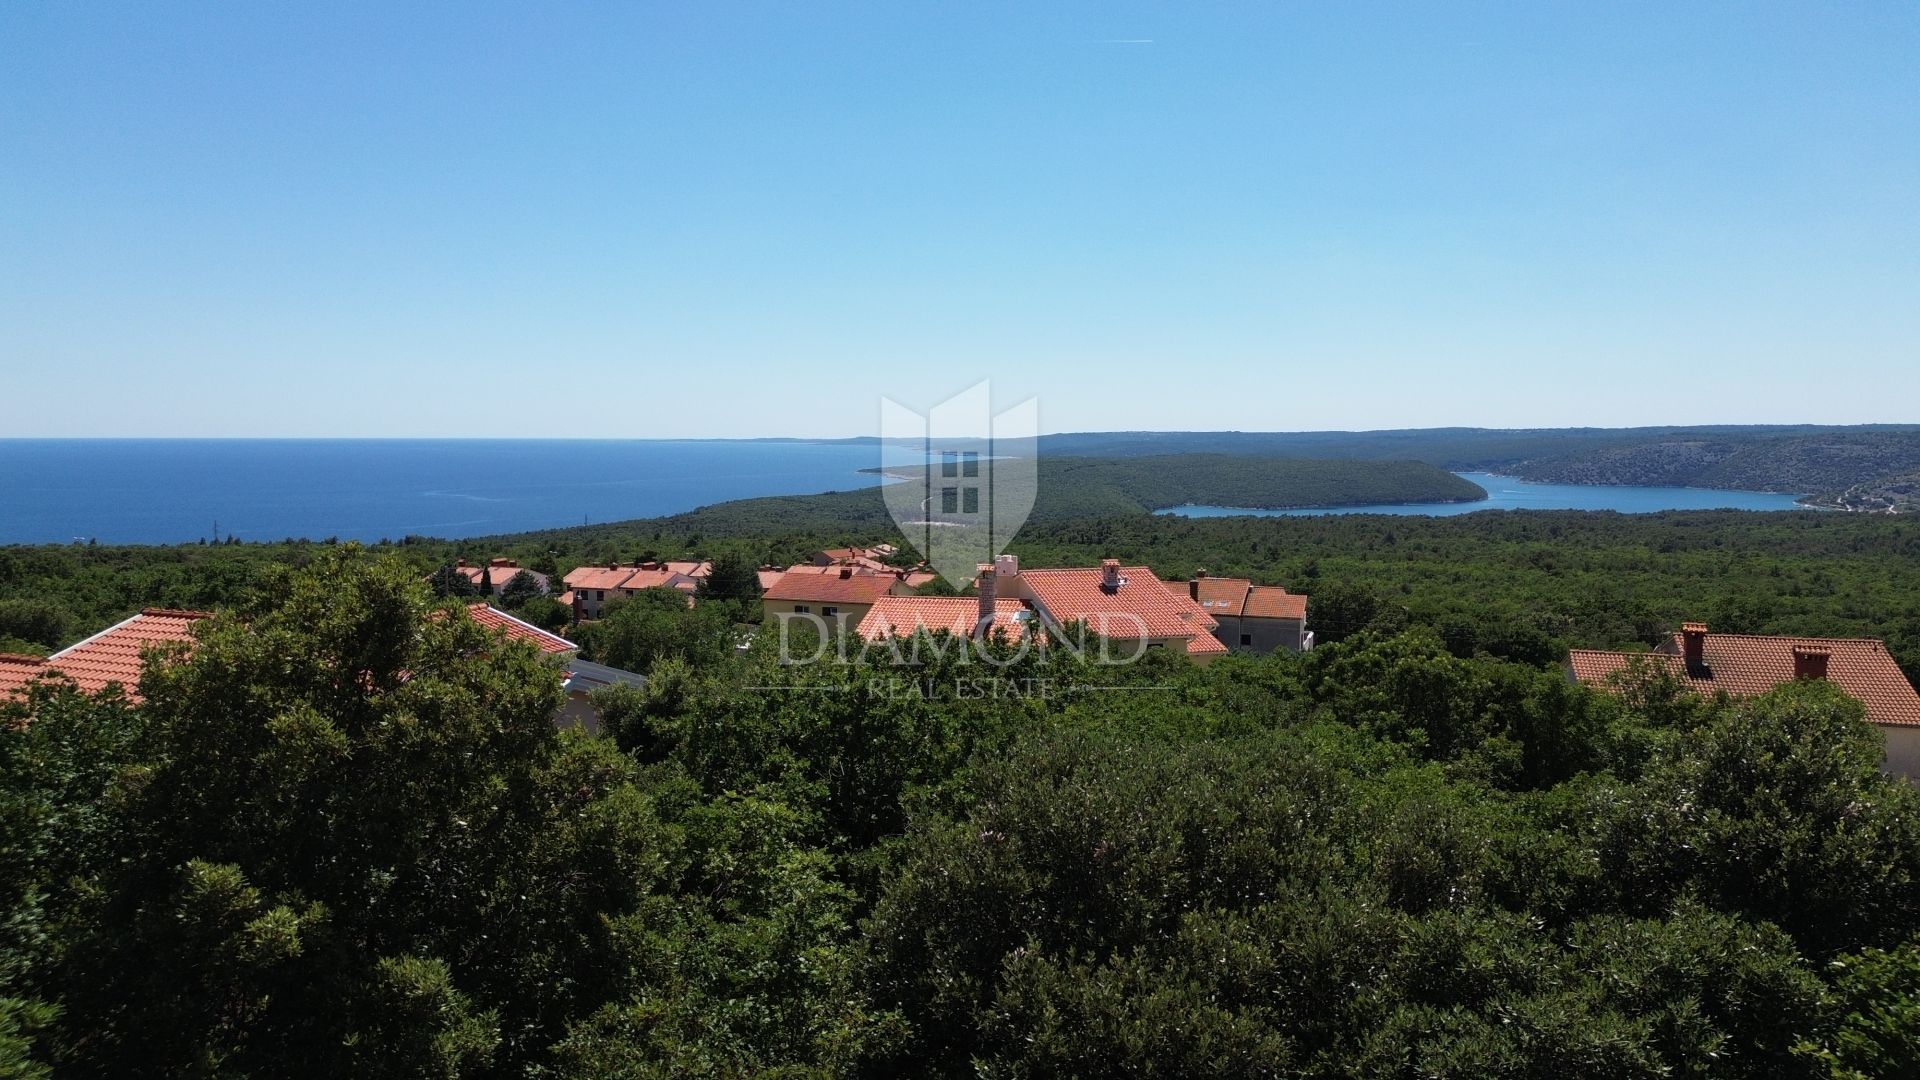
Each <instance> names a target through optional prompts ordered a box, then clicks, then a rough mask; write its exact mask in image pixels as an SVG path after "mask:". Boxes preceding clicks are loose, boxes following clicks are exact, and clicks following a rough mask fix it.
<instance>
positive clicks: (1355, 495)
mask: <svg viewBox="0 0 1920 1080" xmlns="http://www.w3.org/2000/svg"><path fill="white" fill-rule="evenodd" d="M886 471H887V472H888V473H889V474H892V475H894V476H896V477H903V478H906V479H909V480H911V479H914V478H916V477H917V476H918V475H919V473H918V470H917V469H916V470H901V469H894V468H890V469H888V470H886ZM936 482H937V478H936ZM1034 485H1035V492H1036V498H1035V501H1034V507H1033V512H1032V513H1031V514H1030V515H1028V520H1030V521H1032V520H1038V521H1048V520H1058V519H1062V518H1082V517H1089V516H1093V515H1098V514H1138V513H1151V512H1153V511H1156V510H1165V509H1167V508H1169V507H1174V506H1232V507H1240V508H1244V509H1255V510H1279V509H1288V508H1292V507H1302V506H1378V505H1384V504H1393V503H1451V502H1478V501H1479V500H1481V499H1485V498H1486V497H1487V493H1486V491H1485V489H1483V488H1481V487H1480V485H1478V484H1475V483H1473V482H1472V481H1470V480H1463V479H1461V478H1460V477H1458V476H1455V475H1453V474H1452V473H1450V472H1447V471H1446V470H1445V469H1441V468H1437V467H1435V466H1433V465H1428V464H1426V463H1424V462H1418V461H1338V460H1322V459H1315V458H1272V457H1249V456H1245V455H1235V454H1164V455H1143V456H1139V457H1126V458H1076V457H1052V456H1048V457H1042V458H1040V459H1038V461H1037V468H1036V477H1035V480H1034ZM860 494H867V493H864V492H863V493H860Z"/></svg>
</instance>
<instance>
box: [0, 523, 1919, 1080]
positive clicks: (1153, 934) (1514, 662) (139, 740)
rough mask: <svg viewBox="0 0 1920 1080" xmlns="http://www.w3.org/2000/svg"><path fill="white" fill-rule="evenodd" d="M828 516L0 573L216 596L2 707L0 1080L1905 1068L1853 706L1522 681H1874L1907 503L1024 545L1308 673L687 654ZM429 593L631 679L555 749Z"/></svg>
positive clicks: (114, 604)
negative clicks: (690, 580)
mask: <svg viewBox="0 0 1920 1080" xmlns="http://www.w3.org/2000/svg"><path fill="white" fill-rule="evenodd" d="M861 494H870V493H861ZM858 506H864V504H861V503H857V502H854V501H852V499H851V497H850V496H848V495H844V494H836V495H828V496H818V497H809V498H802V499H766V500H749V501H747V502H743V503H737V504H729V505H727V506H723V507H718V508H708V509H707V510H702V511H696V512H694V513H692V514H688V515H680V516H678V517H675V518H663V519H657V520H650V521H636V522H628V523H624V524H620V525H607V526H594V527H590V528H583V529H568V530H558V531H554V532H547V533H535V534H523V535H517V536H509V537H494V538H485V539H479V540H471V541H442V540H434V539H428V538H420V537H409V538H403V539H402V540H399V541H395V542H391V543H385V544H381V545H375V546H373V547H371V548H369V549H361V548H359V547H357V546H354V545H343V544H332V543H324V542H322V543H306V542H287V543H282V544H266V545H253V544H194V545H182V546H177V547H141V548H135V547H106V546H98V545H91V544H75V545H61V546H42V547H10V548H4V549H0V636H4V639H5V640H4V643H0V649H4V650H11V651H30V652H38V653H45V652H47V651H50V650H52V649H54V648H57V647H59V646H61V645H64V644H67V643H70V642H72V641H74V640H76V639H78V638H80V637H83V636H85V635H87V634H89V633H92V632H95V631H97V630H99V629H101V628H103V627H104V626H106V625H109V624H111V623H112V622H114V621H117V620H118V619H120V618H123V617H125V616H126V615H128V614H130V613H132V612H133V611H136V610H138V609H139V608H142V607H150V606H169V607H184V608H195V609H206V610H213V611H216V612H218V614H217V615H216V616H215V617H214V618H212V619H211V620H208V621H207V622H205V623H203V624H202V630H201V634H200V638H199V641H198V642H197V644H196V645H195V646H194V647H193V649H192V651H191V652H190V653H185V652H184V651H182V652H177V653H175V654H172V656H171V659H172V660H173V661H175V662H174V663H172V664H169V665H165V666H160V667H156V668H155V669H153V670H151V671H150V672H149V675H148V676H147V678H146V679H144V680H143V681H142V683H141V685H140V686H139V687H137V690H138V696H139V699H140V700H139V701H138V703H136V702H135V701H134V700H133V699H132V698H131V697H129V696H127V695H120V694H114V693H111V692H110V693H108V694H106V695H104V696H100V697H87V696H83V695H81V694H79V693H77V692H75V691H72V690H69V689H64V688H62V687H60V686H59V685H58V684H57V683H56V684H52V685H48V686H45V687H42V688H40V689H37V690H35V691H34V692H33V693H32V695H31V696H29V697H27V698H26V699H24V700H17V701H14V702H11V703H10V704H8V705H7V706H6V707H5V715H4V716H0V891H3V892H4V894H5V896H4V899H3V900H0V903H4V907H3V908H0V910H4V911H5V912H6V913H7V914H6V917H5V919H4V921H0V1075H21V1076H36V1077H63V1076H97V1075H125V1076H136V1077H137V1076H176V1075H204V1076H296V1075H372V1076H417V1075H438V1076H458V1077H504V1076H532V1077H590V1076H591V1077H601V1076H613V1077H621V1076H626V1077H652V1076H684V1075H706V1076H744V1075H758V1074H767V1075H780V1076H794V1077H799V1076H810V1077H815V1076H817V1077H834V1076H848V1077H868V1076H871V1077H879V1076H898V1075H928V1076H976V1077H977V1076H987V1077H1002V1076H1005V1077H1012V1076H1038V1075H1078V1076H1106V1075H1135V1076H1223V1077H1225V1076H1236V1077H1237V1076H1301V1077H1354V1078H1358V1077H1379V1076H1387V1077H1408V1078H1412V1077H1460V1078H1468V1077H1484V1076H1510V1077H1531V1076H1544V1075H1562V1074H1564V1075H1573V1076H1607V1077H1661V1076H1673V1075H1699V1076H1733V1077H1776V1076H1800V1077H1823V1078H1840V1077H1847V1078H1856V1077H1878V1076H1897V1075H1911V1074H1913V1073H1914V1072H1915V1070H1916V1069H1920V1036H1917V1035H1916V1034H1915V1032H1916V1028H1915V1026H1914V1025H1913V1023H1912V1022H1911V1018H1912V1017H1913V1016H1914V1015H1916V1014H1920V796H1916V794H1915V791H1914V789H1913V788H1912V787H1910V786H1909V785H1908V784H1907V783H1906V782H1905V781H1900V780H1892V779H1888V778H1886V777H1883V776H1882V775H1881V774H1880V773H1879V771H1878V765H1879V760H1880V750H1879V744H1878V741H1877V738H1878V737H1877V735H1876V734H1875V733H1874V731H1873V729H1871V728H1870V727H1869V726H1868V725H1866V724H1865V723H1864V721H1863V720H1862V718H1861V710H1860V708H1859V706H1858V705H1857V704H1856V703H1854V702H1852V701H1851V700H1849V699H1847V698H1845V697H1843V696H1840V695H1838V694H1837V693H1833V692H1831V691H1830V690H1828V689H1827V688H1825V687H1823V686H1818V685H1814V686H1796V687H1789V688H1786V689H1783V690H1780V691H1777V692H1775V693H1774V694H1772V695H1770V696H1768V697H1766V698H1762V699H1758V700H1755V701H1749V702H1742V703H1731V702H1725V701H1719V702H1716V701H1710V700H1704V699H1700V698H1697V697H1694V696H1692V695H1691V694H1688V693H1683V692H1681V691H1680V690H1679V689H1678V688H1676V687H1674V686H1671V685H1668V684H1664V683H1662V682H1661V681H1660V680H1659V679H1657V678H1651V677H1649V678H1646V679H1644V680H1643V681H1642V682H1640V683H1638V684H1636V685H1635V686H1633V687H1632V688H1631V692H1630V693H1628V694H1626V695H1624V696H1612V695H1607V694H1599V693H1595V692H1593V691H1590V690H1588V689H1585V688H1582V687H1578V686H1575V685H1573V684H1571V683H1570V682H1569V681H1568V680H1567V679H1566V677H1565V675H1564V673H1563V672H1562V671H1561V669H1560V663H1561V661H1562V658H1563V657H1564V652H1565V649H1566V648H1567V647H1568V646H1569V645H1581V646H1633V645H1636V644H1638V645H1646V644H1650V643H1652V642H1653V641H1655V640H1658V639H1659V638H1661V637H1662V636H1663V635H1665V634H1666V633H1668V632H1670V631H1671V630H1672V629H1673V627H1674V626H1675V625H1676V624H1677V623H1678V622H1679V621H1681V620H1683V619H1702V620H1704V621H1707V622H1709V623H1710V624H1712V625H1713V626H1714V627H1715V629H1717V630H1726V631H1750V632H1778V633H1794V634H1813V635H1860V636H1873V637H1881V638H1885V639H1886V640H1887V641H1888V643H1889V646H1890V648H1891V649H1892V651H1893V653H1894V655H1895V657H1896V658H1897V659H1898V660H1899V661H1900V663H1901V664H1902V665H1903V667H1904V668H1905V669H1906V671H1907V673H1908V675H1909V676H1910V677H1912V676H1914V675H1916V674H1920V586H1917V585H1916V584H1915V583H1916V582H1920V522H1913V521H1910V520H1908V519H1903V518H1899V517H1888V516H1877V515H1876V516H1869V515H1854V514H1829V513H1816V512H1810V511H1809V512H1800V513H1738V512H1684V513H1678V512H1676V513H1666V514H1653V515H1619V514H1608V513H1578V512H1559V513H1522V512H1511V513H1510V512H1499V511H1490V512H1485V513H1478V514H1468V515H1463V516H1458V517H1449V518H1422V517H1386V516H1368V515H1353V516H1339V517H1303V518H1291V517H1279V518H1255V517H1246V518H1222V519H1188V518H1177V517H1165V516H1157V515H1153V514H1150V513H1145V512H1141V511H1137V510H1129V511H1127V512H1122V513H1114V514H1104V515H1091V516H1078V517H1076V516H1064V517H1059V518H1053V519H1041V520H1038V521H1035V522H1032V523H1030V524H1029V525H1028V526H1027V528H1025V529H1024V530H1023V531H1022V532H1021V534H1020V536H1019V537H1018V539H1017V540H1016V542H1015V544H1014V547H1013V551H1014V552H1015V553H1016V554H1018V555H1020V557H1021V559H1022V561H1023V565H1027V566H1046V565H1088V564H1090V563H1091V562H1093V561H1094V560H1096V559H1098V558H1101V557H1108V556H1111V557H1117V558H1121V559H1123V560H1125V561H1126V562H1128V563H1137V564H1144V565H1147V566H1150V567H1152V568H1153V569H1154V570H1155V571H1156V572H1158V573H1159V574H1160V575H1161V576H1163V577H1168V578H1175V577H1183V576H1186V575H1188V574H1190V573H1192V572H1194V571H1195V570H1197V569H1199V568H1202V567H1205V568H1207V569H1208V570H1209V571H1210V572H1211V573H1214V574H1231V575H1238V576H1246V577H1251V578H1253V579H1254V580H1256V581H1260V582H1265V583H1272V584H1281V585H1285V586H1287V587H1288V588H1290V589H1293V590H1295V591H1299V592H1304V593H1307V594H1309V596H1310V597H1311V598H1312V599H1311V608H1310V620H1311V625H1312V626H1313V627H1314V629H1315V630H1316V632H1317V633H1318V635H1319V637H1320V641H1321V642H1322V644H1321V645H1320V646H1319V647H1317V648H1316V649H1314V650H1313V651H1312V652H1311V653H1308V654H1304V655H1293V654H1284V653H1282V654H1275V655H1272V656H1266V657H1257V658H1256V657H1240V656H1235V657H1229V658H1225V659H1223V660H1221V661H1219V662H1217V663H1215V664H1213V665H1212V666H1209V667H1206V668H1201V667H1196V666H1193V665H1191V664H1189V663H1187V662H1186V661H1185V660H1184V659H1182V658H1178V657H1169V656H1165V655H1163V654H1160V653H1151V654H1149V655H1148V656H1147V657H1145V658H1144V659H1142V660H1141V661H1140V662H1139V663H1137V664H1132V665H1127V666H1122V667H1106V666H1100V665H1098V664H1096V663H1093V662H1091V661H1090V660H1088V659H1085V658H1083V657H1081V656H1077V655H1076V654H1074V653H1073V652H1071V651H1067V650H1055V651H1052V652H1049V653H1048V654H1046V655H1044V656H1041V655H1037V654H1033V653H1020V652H1018V651H1017V650H1014V649H1012V648H1010V647H1007V646H1004V645H1003V646H991V647H988V649H987V650H986V655H985V656H982V655H980V654H976V653H970V652H968V651H967V650H964V649H959V648H954V647H952V643H951V642H948V641H946V640H945V639H941V640H938V641H929V642H926V643H925V644H927V645H928V646H930V647H928V648H925V649H922V650H920V651H918V652H914V653H909V655H908V656H907V657H906V658H905V659H906V663H905V664H904V666H902V665H899V664H895V663H892V662H884V663H880V662H876V663H866V664H847V665H841V664H838V663H832V662H822V663H815V664H809V665H802V666H792V665H783V664H781V663H780V655H779V653H778V645H779V644H780V642H779V640H778V636H777V635H775V634H772V633H767V632H761V633H759V634H757V635H753V636H752V637H751V644H750V646H749V647H747V648H746V649H745V650H744V651H742V650H741V649H740V648H739V645H740V643H741V640H742V636H743V633H744V629H743V627H742V625H741V624H742V623H743V622H750V621H751V619H752V617H753V602H752V601H753V597H754V596H755V595H756V584H755V579H754V575H753V573H752V570H753V568H754V567H755V566H757V565H759V564H762V563H778V564H786V563H791V562H796V561H800V560H802V559H804V558H806V557H807V555H808V554H809V553H811V552H813V551H815V550H819V549H821V548H824V547H834V546H843V545H845V544H848V543H870V542H874V541H880V540H886V539H894V540H896V541H897V539H898V537H897V535H895V534H894V533H893V532H892V527H891V523H890V522H888V521H885V520H884V519H883V518H880V517H876V516H874V515H873V514H872V513H870V512H869V511H868V510H867V509H861V510H859V512H856V513H845V512H844V511H845V510H846V509H847V508H848V507H858ZM495 557H507V558H512V559H514V560H515V561H517V562H518V563H519V565H520V566H521V567H525V568H527V569H529V570H533V571H537V572H539V573H542V574H546V575H548V576H549V577H552V578H553V579H554V580H555V581H556V582H557V581H558V578H559V576H560V575H564V574H565V572H566V571H567V570H569V569H571V568H573V567H574V566H578V565H584V564H588V563H604V562H608V561H616V560H618V561H625V562H633V561H638V560H643V559H647V558H687V557H700V558H711V559H713V560H714V561H715V572H714V574H713V575H711V576H710V577H709V579H708V582H707V584H706V585H705V586H704V587H703V593H702V596H701V598H700V599H701V602H700V603H698V604H696V605H694V606H692V607H689V606H688V605H687V604H686V603H685V598H684V596H682V595H679V594H664V593H663V594H643V595H641V596H638V597H635V598H634V599H632V600H630V601H627V602H624V603H619V604H612V605H609V610H608V611H607V614H606V617H605V618H604V619H602V620H600V621H598V622H597V623H594V624H591V625H589V626H582V627H576V628H568V627H567V626H566V625H565V622H566V619H565V616H566V612H565V609H564V608H561V607H560V606H559V605H558V604H556V603H555V602H554V601H553V599H552V598H551V597H548V596H545V595H541V594H539V592H538V590H536V589H530V588H529V587H528V583H527V581H525V580H523V579H522V578H521V576H520V575H519V574H517V573H515V574H514V575H512V576H509V577H507V578H506V580H504V581H492V580H489V584H491V585H492V586H493V587H494V590H495V594H494V595H493V596H491V597H485V596H478V597H476V596H475V595H473V594H469V593H467V592H466V591H465V590H463V589H462V588H461V587H460V585H459V584H456V581H455V579H458V581H459V582H460V583H465V581H466V579H465V578H464V577H461V576H460V575H457V574H452V573H451V572H450V568H451V567H452V566H453V565H454V564H455V562H456V561H457V560H460V559H464V560H466V561H467V562H468V563H469V564H470V565H478V564H480V563H481V562H482V561H483V560H487V559H490V558H495ZM910 557H911V556H910V554H903V556H902V561H903V562H904V561H906V560H907V559H910ZM529 577H531V575H529ZM508 594H511V595H508ZM476 598H479V599H486V600H487V601H488V602H490V603H494V604H495V605H497V606H508V607H510V608H514V609H515V610H518V611H520V612H522V613H524V614H530V615H533V616H535V617H536V620H537V619H538V618H541V617H545V615H543V614H542V613H543V612H544V613H545V614H546V615H551V614H552V613H553V612H554V611H555V610H556V609H557V611H558V614H559V616H560V618H559V621H558V622H557V623H556V624H555V625H556V626H557V628H559V629H561V630H562V631H563V632H565V633H568V634H569V635H571V636H574V637H575V638H576V640H579V641H580V642H581V644H582V645H583V653H584V655H586V656H587V657H588V658H590V659H598V660H601V661H602V662H606V663H611V664H614V665H615V666H620V667H625V668H627V669H629V670H633V671H637V672H640V673H643V674H645V675H646V676H647V677H648V681H647V685H646V686H645V687H644V688H616V689H612V690H608V691H603V692H602V693H601V694H599V695H597V697H596V699H595V705H596V707H597V709H598V711H599V714H600V717H601V730H600V731H599V732H597V733H591V734H589V733H586V732H583V731H579V730H573V729H568V730H556V728H555V727H554V724H553V721H552V717H553V716H554V714H555V712H556V710H557V708H558V707H559V705H560V698H561V692H560V689H559V684H558V679H557V673H556V671H555V670H554V669H553V668H552V667H551V666H549V664H547V663H544V662H542V661H541V660H540V659H539V658H538V657H537V656H535V655H534V654H533V652H532V651H531V650H530V649H527V648H526V647H524V646H520V645H514V644H511V643H507V642H505V641H503V640H501V639H499V638H496V637H494V636H492V635H490V634H489V633H488V632H486V631H485V630H484V629H483V628H481V627H480V626H478V625H477V624H475V623H473V622H472V621H470V620H468V619H466V618H463V617H461V616H460V615H459V611H460V609H461V607H462V605H464V604H465V603H468V602H471V601H472V600H473V599H476ZM542 605H550V606H549V607H544V608H543V607H542ZM789 644H794V643H792V642H789ZM799 644H800V645H801V646H803V647H802V648H800V649H799V652H800V653H801V654H802V655H809V651H808V649H807V648H805V647H804V646H805V645H807V643H804V642H802V643H799ZM834 655H835V654H834V651H833V650H832V649H828V650H827V651H826V652H825V653H824V656H826V657H832V656H834ZM854 655H855V657H856V658H857V657H858V654H857V653H856V654H854ZM1091 655H1095V656H1097V653H1095V654H1091ZM867 659H869V660H874V659H876V658H874V657H872V656H868V657H867ZM878 659H879V660H884V661H891V659H892V658H891V657H888V656H884V655H883V656H881V657H879V658H878ZM989 659H991V660H992V661H993V662H987V661H988V660H989Z"/></svg>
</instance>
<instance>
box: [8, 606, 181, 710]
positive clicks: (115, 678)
mask: <svg viewBox="0 0 1920 1080" xmlns="http://www.w3.org/2000/svg"><path fill="white" fill-rule="evenodd" d="M209 617H211V613H210V612H205V611H174V610H170V609H167V608H148V609H147V610H145V611H142V612H141V613H140V614H138V615H135V616H133V617H132V618H130V619H126V620H124V621H122V622H118V623H115V624H114V625H112V626H110V627H108V628H106V629H105V630H102V631H100V632H99V633H97V634H95V635H93V636H92V637H90V638H88V639H86V640H85V641H82V642H80V643H79V644H77V645H69V646H67V647H66V648H64V649H62V650H60V651H59V652H57V653H54V654H53V655H52V656H49V657H47V658H46V659H45V660H44V661H33V659H32V658H30V657H15V656H9V657H6V658H5V660H4V662H3V663H0V693H12V692H14V691H17V690H19V689H21V688H22V687H24V686H25V685H26V684H27V682H28V681H30V680H31V679H33V678H34V677H35V676H37V675H39V674H41V673H42V672H47V671H57V672H59V673H60V674H62V675H65V676H67V677H68V678H70V679H72V680H73V681H74V683H75V684H76V685H78V686H79V687H80V689H81V690H84V691H86V692H87V693H90V694H91V693H98V692H99V691H101V690H105V689H106V688H107V687H108V686H111V685H113V684H114V683H118V684H120V685H121V686H122V687H124V688H125V689H126V691H127V695H128V696H129V697H131V698H133V699H134V700H139V695H138V694H136V693H135V692H134V688H135V687H136V686H138V685H139V683H140V672H141V669H142V668H143V667H144V666H145V660H144V657H143V655H142V654H143V653H144V652H145V651H146V650H147V649H149V648H152V647H153V646H155V645H160V644H164V643H166V642H170V641H185V642H192V641H193V625H194V624H195V623H197V622H199V621H200V620H201V619H205V618H209Z"/></svg>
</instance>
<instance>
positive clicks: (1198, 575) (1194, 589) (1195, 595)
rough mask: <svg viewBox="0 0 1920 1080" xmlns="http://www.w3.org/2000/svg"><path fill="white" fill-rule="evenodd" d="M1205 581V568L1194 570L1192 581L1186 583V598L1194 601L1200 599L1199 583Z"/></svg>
mask: <svg viewBox="0 0 1920 1080" xmlns="http://www.w3.org/2000/svg"><path fill="white" fill-rule="evenodd" d="M1205 580H1207V568H1206V567H1204V566H1203V567H1201V568H1200V569H1198V570H1195V571H1194V572H1193V580H1192V581H1189V582H1187V596H1188V597H1189V598H1191V599H1194V600H1198V599H1200V583H1201V582H1203V581H1205Z"/></svg>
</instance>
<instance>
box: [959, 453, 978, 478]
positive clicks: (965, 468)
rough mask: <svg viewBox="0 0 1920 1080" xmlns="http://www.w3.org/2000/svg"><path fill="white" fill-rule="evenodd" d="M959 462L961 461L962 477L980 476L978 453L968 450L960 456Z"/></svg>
mask: <svg viewBox="0 0 1920 1080" xmlns="http://www.w3.org/2000/svg"><path fill="white" fill-rule="evenodd" d="M960 461H961V467H960V472H961V475H963V476H979V475H980V451H978V450H969V451H967V452H966V453H964V454H961V455H960Z"/></svg>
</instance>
